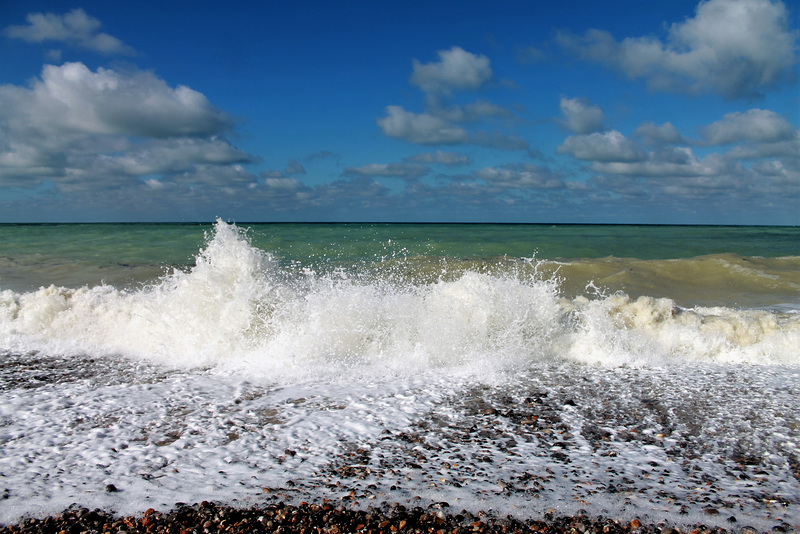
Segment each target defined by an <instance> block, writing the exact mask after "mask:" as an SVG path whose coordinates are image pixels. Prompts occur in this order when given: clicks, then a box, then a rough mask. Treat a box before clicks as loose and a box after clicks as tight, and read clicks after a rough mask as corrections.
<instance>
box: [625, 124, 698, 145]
mask: <svg viewBox="0 0 800 534" xmlns="http://www.w3.org/2000/svg"><path fill="white" fill-rule="evenodd" d="M633 136H634V137H636V138H638V139H640V140H641V142H642V143H644V144H646V145H662V144H670V145H683V144H687V143H688V141H687V140H686V138H684V137H683V136H682V135H681V134H680V132H679V131H678V129H677V128H675V126H673V125H672V124H671V123H669V122H665V123H664V124H662V125H661V126H656V124H655V123H654V122H645V123H642V124H641V125H640V126H639V127H638V128H636V131H634V132H633Z"/></svg>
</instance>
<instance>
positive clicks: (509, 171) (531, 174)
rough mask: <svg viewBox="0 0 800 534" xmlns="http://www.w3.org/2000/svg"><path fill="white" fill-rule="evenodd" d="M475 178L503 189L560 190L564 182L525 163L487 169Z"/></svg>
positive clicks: (551, 173) (537, 167) (477, 173)
mask: <svg viewBox="0 0 800 534" xmlns="http://www.w3.org/2000/svg"><path fill="white" fill-rule="evenodd" d="M474 175H475V177H477V178H479V179H481V180H483V181H485V182H487V183H489V184H491V185H493V186H496V187H501V188H503V189H560V188H563V187H564V182H563V181H562V180H561V179H560V178H559V177H558V176H556V175H555V174H553V172H552V171H550V170H548V169H545V168H543V167H539V166H537V165H533V164H530V163H525V164H521V165H504V166H500V167H486V168H483V169H479V170H477V171H475V173H474Z"/></svg>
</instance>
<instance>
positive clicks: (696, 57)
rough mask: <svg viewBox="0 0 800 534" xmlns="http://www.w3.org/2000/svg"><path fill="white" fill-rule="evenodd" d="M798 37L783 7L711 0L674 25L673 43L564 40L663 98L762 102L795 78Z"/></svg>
mask: <svg viewBox="0 0 800 534" xmlns="http://www.w3.org/2000/svg"><path fill="white" fill-rule="evenodd" d="M797 37H798V32H797V31H792V30H790V29H789V13H788V10H787V9H786V6H784V4H783V3H782V2H780V1H777V2H775V1H771V0H707V1H702V2H700V3H699V4H698V6H697V10H696V13H695V16H694V17H693V18H689V19H687V20H686V21H684V22H680V23H675V24H672V25H671V26H670V28H669V33H668V36H667V39H666V42H662V41H661V40H660V39H657V38H655V37H635V38H626V39H623V40H622V41H620V42H617V41H616V40H615V39H614V37H613V36H612V35H611V34H610V33H608V32H605V31H601V30H589V31H587V32H586V33H585V34H584V35H583V36H574V35H569V34H563V33H562V34H560V35H559V36H558V39H559V41H560V43H561V45H562V46H564V47H565V48H567V49H568V50H571V51H572V52H574V53H576V54H577V55H579V56H580V57H582V58H584V59H587V60H591V61H598V62H600V63H604V64H607V65H609V66H612V67H614V68H617V69H619V70H620V71H622V72H623V73H624V74H625V75H627V76H628V77H630V78H643V79H645V80H646V81H647V83H648V85H649V87H650V88H651V89H655V90H662V91H680V92H690V93H699V92H709V91H711V92H717V93H719V94H721V95H723V96H725V97H727V98H731V99H736V98H744V97H753V96H758V95H760V94H761V93H762V92H763V91H765V90H769V89H772V88H774V87H775V86H777V85H778V84H779V83H781V82H782V81H784V80H785V79H786V78H787V76H791V73H790V71H791V68H792V67H793V66H794V65H795V63H796V62H797V58H796V55H795V49H796V45H795V42H796V40H797Z"/></svg>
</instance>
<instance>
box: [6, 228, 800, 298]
mask: <svg viewBox="0 0 800 534" xmlns="http://www.w3.org/2000/svg"><path fill="white" fill-rule="evenodd" d="M238 226H239V228H241V229H242V230H244V232H245V235H246V238H247V239H248V240H249V242H250V244H251V245H252V246H253V247H256V248H258V249H259V250H262V251H265V252H267V253H269V254H270V255H271V256H272V257H273V258H275V260H276V261H277V262H278V263H279V264H280V265H282V266H283V267H284V268H285V269H287V270H289V271H296V270H298V269H302V268H312V269H314V270H315V271H317V272H328V271H331V270H334V269H344V270H346V271H348V272H351V273H352V272H355V271H361V272H363V271H367V270H369V269H372V270H373V271H374V270H375V269H376V268H383V269H384V270H383V271H382V273H381V274H382V275H385V274H387V271H386V269H387V268H389V267H390V268H391V273H392V275H393V276H400V277H406V278H408V277H411V278H415V279H416V280H417V281H419V280H427V281H433V280H436V279H438V278H440V277H441V276H445V277H448V276H450V277H452V276H457V275H458V274H459V273H461V272H464V271H465V270H470V269H472V270H475V269H477V270H479V271H480V270H484V271H485V270H486V269H493V270H497V269H506V270H508V269H510V268H515V269H518V270H519V269H520V262H523V261H525V260H526V259H529V258H535V259H536V260H538V262H539V263H537V268H538V270H539V271H541V272H545V273H548V274H549V275H552V276H558V277H559V278H560V280H561V287H562V289H563V291H564V293H565V294H566V295H567V296H575V295H577V294H580V293H581V292H582V291H583V290H584V289H585V288H586V286H587V284H589V283H592V284H594V285H596V286H598V287H599V288H600V289H601V290H602V291H604V292H606V293H610V292H614V291H624V292H626V293H627V294H629V295H631V296H633V297H637V296H642V295H648V296H653V297H667V298H671V299H673V300H675V301H676V302H677V303H679V304H680V305H683V306H693V305H698V304H700V305H733V306H747V307H765V306H788V307H790V308H793V307H796V306H800V228H798V227H749V226H634V225H538V224H537V225H514V224H316V223H313V224H291V223H286V224H239V225H238ZM212 230H213V226H212V225H211V224H56V225H0V243H2V245H0V288H4V289H12V290H15V291H29V290H32V289H36V288H38V287H40V286H48V285H50V284H54V285H56V286H64V287H80V286H83V285H88V286H94V285H99V284H110V285H113V286H116V287H134V286H140V285H142V284H147V283H153V282H155V281H157V280H158V279H159V278H160V277H162V276H164V275H165V274H167V273H169V272H170V271H171V270H173V269H180V270H186V269H189V268H191V267H192V266H193V265H194V262H195V257H196V256H197V254H198V251H199V250H200V249H201V248H202V247H203V246H204V243H206V240H207V239H208V238H209V237H210V235H211V233H212ZM387 266H388V267H387Z"/></svg>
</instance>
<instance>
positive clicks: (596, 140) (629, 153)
mask: <svg viewBox="0 0 800 534" xmlns="http://www.w3.org/2000/svg"><path fill="white" fill-rule="evenodd" d="M556 151H557V152H558V153H559V154H569V155H570V156H572V157H574V158H576V159H581V160H586V161H625V162H629V161H641V160H643V159H644V158H645V157H646V153H645V151H644V150H643V149H642V148H641V147H640V146H639V145H638V144H636V143H634V142H633V141H631V140H629V139H627V138H626V137H625V136H624V135H622V134H621V133H620V132H618V131H616V130H611V131H609V132H604V133H593V134H589V135H574V136H571V137H567V138H566V139H565V140H564V142H563V143H562V144H561V145H560V146H559V147H558V148H557V149H556Z"/></svg>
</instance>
